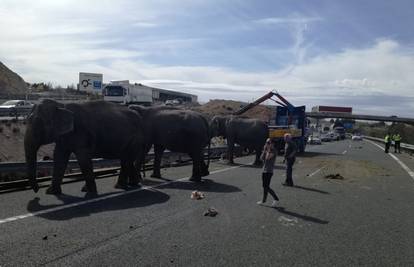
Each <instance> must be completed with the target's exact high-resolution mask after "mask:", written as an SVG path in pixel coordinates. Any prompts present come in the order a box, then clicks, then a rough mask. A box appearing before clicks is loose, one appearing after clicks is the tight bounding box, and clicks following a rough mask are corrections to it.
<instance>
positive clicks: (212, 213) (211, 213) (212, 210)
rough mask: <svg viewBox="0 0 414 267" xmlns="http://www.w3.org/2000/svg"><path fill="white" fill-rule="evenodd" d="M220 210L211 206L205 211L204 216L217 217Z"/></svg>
mask: <svg viewBox="0 0 414 267" xmlns="http://www.w3.org/2000/svg"><path fill="white" fill-rule="evenodd" d="M217 214H218V211H217V210H216V209H215V208H209V209H208V210H207V211H206V212H204V216H210V217H216V215H217Z"/></svg>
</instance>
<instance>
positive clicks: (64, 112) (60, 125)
mask: <svg viewBox="0 0 414 267" xmlns="http://www.w3.org/2000/svg"><path fill="white" fill-rule="evenodd" d="M73 124H74V123H73V112H72V111H70V110H68V109H65V108H57V109H56V113H55V119H54V129H55V133H56V135H57V136H59V135H63V134H66V133H69V132H72V131H73Z"/></svg>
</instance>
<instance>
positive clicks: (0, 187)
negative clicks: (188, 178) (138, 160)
mask: <svg viewBox="0 0 414 267" xmlns="http://www.w3.org/2000/svg"><path fill="white" fill-rule="evenodd" d="M207 151H208V150H207V149H205V150H204V157H205V159H206V158H207V156H208V154H207ZM226 151H227V146H217V147H212V148H211V149H210V159H217V158H220V157H221V155H222V154H223V153H226ZM242 153H243V151H242V148H241V147H238V146H237V147H235V154H236V155H241V154H242ZM153 158H154V153H149V154H148V155H147V157H146V160H151V159H153ZM171 159H172V160H171ZM163 161H164V162H165V163H166V164H164V165H163V166H162V167H163V168H165V167H171V166H182V165H184V164H188V163H190V162H191V159H190V158H189V157H188V156H187V154H185V153H176V152H171V151H166V152H164V154H163ZM172 161H175V163H174V164H172ZM119 165H120V162H119V160H105V159H93V166H94V169H95V171H94V174H95V176H96V177H97V178H99V177H101V178H102V176H107V175H113V174H115V173H117V172H118V171H119V170H120V167H119ZM37 166H38V169H41V168H49V169H51V168H53V161H39V162H38V163H37ZM73 167H78V162H77V161H76V160H70V161H69V163H68V167H67V169H68V168H73ZM108 167H111V168H108ZM102 168H104V169H102ZM152 168H153V165H152V164H145V165H144V168H143V169H144V171H146V170H151V169H152ZM25 171H26V163H25V162H7V163H0V173H7V172H9V173H10V172H25ZM64 178H70V180H68V179H65V180H64V183H69V182H77V181H80V180H83V177H82V174H81V173H80V172H78V173H70V174H66V175H65V176H64ZM36 180H37V181H38V182H39V183H43V182H47V181H50V180H51V177H50V176H45V177H38V178H36ZM28 186H29V182H28V180H27V179H20V180H16V181H9V182H0V192H9V191H15V190H20V189H22V188H27V187H28Z"/></svg>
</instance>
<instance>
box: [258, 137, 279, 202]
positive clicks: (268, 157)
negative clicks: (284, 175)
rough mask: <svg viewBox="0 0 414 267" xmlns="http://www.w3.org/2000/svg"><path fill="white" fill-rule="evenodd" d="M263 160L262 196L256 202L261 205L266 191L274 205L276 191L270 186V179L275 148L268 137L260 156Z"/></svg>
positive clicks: (264, 200) (264, 199)
mask: <svg viewBox="0 0 414 267" xmlns="http://www.w3.org/2000/svg"><path fill="white" fill-rule="evenodd" d="M260 158H261V159H262V160H263V161H264V164H263V173H262V182H263V198H262V200H261V201H258V202H257V204H259V205H263V204H264V203H265V202H266V199H267V193H270V195H272V197H273V203H272V207H275V206H276V201H278V200H279V198H278V197H277V195H276V193H275V192H274V191H273V190H272V189H271V188H270V181H271V179H272V176H273V167H274V165H275V160H276V148H275V144H274V142H272V140H271V139H270V138H268V139H267V140H266V144H265V146H264V148H263V152H262V155H261V157H260Z"/></svg>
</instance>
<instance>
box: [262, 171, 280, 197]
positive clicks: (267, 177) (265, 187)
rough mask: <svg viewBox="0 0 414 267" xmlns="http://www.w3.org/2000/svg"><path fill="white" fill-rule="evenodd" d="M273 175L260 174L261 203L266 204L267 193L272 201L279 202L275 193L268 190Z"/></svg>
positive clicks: (270, 189)
mask: <svg viewBox="0 0 414 267" xmlns="http://www.w3.org/2000/svg"><path fill="white" fill-rule="evenodd" d="M272 175H273V173H267V172H264V173H262V182H263V200H262V201H263V202H266V199H267V193H269V194H270V195H272V197H273V199H274V200H279V198H278V197H277V195H276V193H275V192H274V191H273V190H272V188H270V181H271V180H272Z"/></svg>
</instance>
